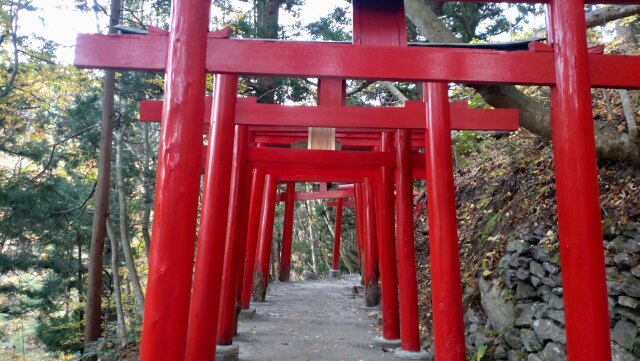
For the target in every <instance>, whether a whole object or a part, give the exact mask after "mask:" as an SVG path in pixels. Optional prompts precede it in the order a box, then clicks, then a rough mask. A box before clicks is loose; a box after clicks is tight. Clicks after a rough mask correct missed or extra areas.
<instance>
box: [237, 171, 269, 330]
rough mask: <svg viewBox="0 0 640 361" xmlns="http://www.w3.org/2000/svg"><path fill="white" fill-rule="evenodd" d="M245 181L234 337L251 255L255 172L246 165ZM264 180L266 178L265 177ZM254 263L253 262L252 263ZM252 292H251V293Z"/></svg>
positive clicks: (238, 236)
mask: <svg viewBox="0 0 640 361" xmlns="http://www.w3.org/2000/svg"><path fill="white" fill-rule="evenodd" d="M245 167H246V169H245V170H244V172H243V173H244V180H243V185H242V191H241V194H242V195H241V206H240V209H241V211H240V220H239V221H238V222H237V223H236V224H237V229H238V230H237V231H236V236H237V239H236V241H237V242H240V243H241V245H240V255H239V257H238V262H237V264H236V265H235V267H236V271H237V272H238V276H237V277H236V319H235V326H234V332H233V334H234V336H235V335H237V334H238V316H239V314H240V311H241V310H242V308H243V307H242V291H243V286H244V272H245V264H246V261H247V257H248V253H249V250H248V248H249V244H248V235H249V227H250V224H249V213H251V189H252V185H253V170H252V169H251V168H249V167H247V165H246V164H245ZM263 178H264V177H263ZM253 259H255V243H254V248H253ZM252 263H253V262H252ZM249 292H251V291H249Z"/></svg>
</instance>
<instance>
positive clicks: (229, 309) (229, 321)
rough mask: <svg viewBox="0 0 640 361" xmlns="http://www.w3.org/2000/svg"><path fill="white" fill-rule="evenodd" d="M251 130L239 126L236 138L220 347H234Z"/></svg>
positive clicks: (225, 254)
mask: <svg viewBox="0 0 640 361" xmlns="http://www.w3.org/2000/svg"><path fill="white" fill-rule="evenodd" d="M247 137H248V128H247V126H246V125H236V136H235V143H234V149H233V153H234V154H233V166H232V176H231V177H232V178H231V190H230V199H229V207H228V209H229V210H230V213H229V217H228V220H227V232H226V241H225V244H226V245H225V248H224V263H223V269H222V288H221V290H220V293H221V295H220V308H219V316H218V339H217V340H218V345H230V344H231V343H232V342H233V334H234V330H235V318H236V317H235V315H236V289H237V277H238V271H237V268H238V267H237V265H238V264H240V261H241V258H240V253H241V248H244V246H245V244H244V240H242V241H241V239H240V238H239V237H238V233H239V232H240V229H239V227H238V224H239V223H242V214H243V213H246V212H245V210H244V209H242V193H243V189H242V188H241V187H242V185H243V183H244V167H245V161H246V150H247Z"/></svg>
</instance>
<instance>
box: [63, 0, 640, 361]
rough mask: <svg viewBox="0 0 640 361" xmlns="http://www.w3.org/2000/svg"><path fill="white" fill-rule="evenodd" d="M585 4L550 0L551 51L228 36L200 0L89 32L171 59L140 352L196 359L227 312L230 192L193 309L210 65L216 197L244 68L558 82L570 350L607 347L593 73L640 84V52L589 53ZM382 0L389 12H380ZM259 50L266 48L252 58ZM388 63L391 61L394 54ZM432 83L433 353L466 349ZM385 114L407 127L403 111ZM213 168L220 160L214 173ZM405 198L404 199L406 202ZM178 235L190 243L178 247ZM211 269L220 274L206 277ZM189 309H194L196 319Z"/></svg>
mask: <svg viewBox="0 0 640 361" xmlns="http://www.w3.org/2000/svg"><path fill="white" fill-rule="evenodd" d="M597 2H600V1H597ZM601 2H607V1H601ZM612 2H615V3H627V4H635V3H638V1H635V0H617V1H615V0H614V1H612ZM389 3H392V2H389ZM393 3H394V4H395V7H391V8H386V9H384V8H385V5H383V4H380V3H378V2H376V1H368V2H364V1H354V6H356V8H358V6H359V7H360V8H359V9H360V10H364V11H363V12H362V14H369V15H371V19H373V21H375V20H376V15H380V14H387V15H389V18H391V17H392V15H394V14H403V12H402V6H401V3H400V2H399V1H396V2H393ZM583 4H584V3H583V2H582V1H580V0H562V1H561V0H551V1H550V2H549V22H548V31H549V39H550V43H551V45H552V46H553V51H552V52H548V51H543V52H540V51H525V52H512V53H507V52H501V51H495V50H477V49H450V48H417V47H404V46H389V45H377V46H367V45H361V43H360V42H356V45H346V44H314V43H305V42H282V43H280V42H272V41H247V40H231V39H221V38H216V36H215V34H214V36H212V37H209V38H208V37H207V33H206V28H207V23H208V13H209V11H208V8H209V4H208V2H207V1H199V2H198V1H196V0H193V1H189V2H187V1H186V0H176V1H175V2H174V7H173V9H172V14H173V16H172V25H171V31H170V33H169V34H168V36H165V35H158V34H155V35H150V36H146V37H143V36H134V35H131V36H111V37H109V36H95V35H94V36H80V37H79V39H78V47H77V52H78V53H77V54H78V56H77V58H76V63H77V64H78V65H80V66H92V67H110V68H118V69H138V70H154V71H162V70H165V69H166V72H167V77H166V79H167V81H166V91H165V94H166V95H167V99H168V101H167V102H166V104H165V106H164V111H163V120H164V124H163V127H162V133H161V142H160V157H159V161H158V181H157V196H156V205H155V214H154V227H153V238H154V239H153V242H152V244H153V246H152V249H151V259H150V272H149V282H148V290H147V305H146V308H145V321H144V327H143V338H142V350H141V359H142V360H180V359H187V360H199V359H202V358H206V357H211V356H212V354H211V352H212V350H211V348H212V347H211V345H210V343H211V338H210V335H211V327H212V326H211V325H215V324H216V323H215V318H216V316H217V315H216V312H215V311H217V310H215V308H214V310H210V309H211V308H212V307H211V303H215V299H214V297H211V296H212V294H211V292H213V290H214V289H216V285H215V282H217V281H216V280H217V279H219V275H220V271H219V266H221V262H220V261H219V258H218V257H217V256H216V249H217V246H216V244H215V241H214V240H215V239H224V233H225V231H226V224H223V223H225V220H226V219H227V213H226V212H227V205H228V202H227V200H225V199H224V197H222V198H220V199H216V203H215V204H212V203H210V202H209V203H207V202H205V204H204V205H203V210H202V219H203V222H201V230H200V234H199V238H200V241H199V246H198V256H197V257H198V259H197V262H196V274H195V278H194V290H193V295H192V297H191V307H190V308H189V289H190V285H191V270H192V265H193V258H192V257H193V231H194V230H195V224H196V206H197V198H198V197H197V196H198V179H199V173H200V172H199V168H200V163H199V162H193V161H190V160H194V159H195V160H197V159H199V158H200V156H201V149H200V147H199V146H198V147H194V144H199V138H200V137H201V134H202V130H203V122H202V120H203V107H204V82H205V69H206V71H210V72H214V73H219V74H230V75H221V76H218V77H217V78H216V87H215V98H216V99H217V101H216V102H215V103H216V104H215V108H214V110H213V112H212V118H213V119H215V132H214V131H213V130H212V132H211V135H210V139H211V142H212V146H211V147H210V150H209V152H210V156H209V159H208V161H207V171H206V172H207V173H208V174H212V173H215V175H213V176H211V177H206V179H207V180H206V182H205V196H206V195H209V197H205V199H207V198H208V199H212V198H213V197H210V195H212V194H225V193H226V192H227V191H228V189H229V183H230V179H229V178H228V177H227V175H228V174H230V172H224V171H225V170H230V164H231V158H232V157H231V149H232V144H231V142H232V140H230V139H233V136H230V135H233V122H234V118H235V102H236V100H235V92H236V86H237V74H246V75H261V76H282V75H288V76H305V77H338V78H357V79H387V80H406V81H432V82H449V81H454V82H455V81H457V82H473V83H509V84H537V85H550V86H551V88H552V99H551V100H552V114H551V116H552V133H553V138H554V157H555V171H556V180H557V181H556V183H557V197H558V217H559V229H560V242H561V260H562V266H563V285H564V290H565V294H564V295H565V304H566V308H565V311H566V318H567V320H566V327H567V350H568V356H569V359H571V360H578V359H590V360H608V359H610V345H609V335H608V330H609V327H608V326H609V325H608V323H609V321H608V316H607V298H606V284H605V274H604V257H603V254H602V232H601V229H600V213H599V197H598V187H597V169H596V166H595V146H594V141H593V136H594V134H593V128H592V126H591V103H590V101H591V100H590V91H589V88H590V86H592V85H593V86H604V87H625V88H637V87H638V86H639V85H640V73H638V72H636V71H635V70H634V69H637V68H638V65H639V64H640V60H639V58H638V57H634V56H616V55H602V54H588V53H587V46H586V31H585V26H584V12H583ZM376 6H378V9H379V8H380V7H382V8H383V9H384V10H385V11H383V12H378V13H376V12H373V11H371V10H372V8H373V9H375V8H376ZM368 11H369V12H368ZM354 13H357V12H356V11H354ZM398 17H399V16H398ZM356 23H357V21H355V19H354V25H355V24H356ZM372 34H373V35H372V36H373V37H376V36H379V37H380V39H384V36H385V33H384V32H380V33H375V32H373V33H372ZM386 35H389V33H387V34H386ZM391 36H392V37H393V36H395V35H394V34H391ZM381 42H383V43H385V41H384V40H381ZM386 43H387V44H388V42H386ZM248 54H260V57H251V56H249V57H247V55H248ZM305 54H313V56H304V55H305ZM167 55H168V56H167ZM301 55H302V56H301ZM391 62H393V66H389V64H390V63H391ZM523 69H526V71H524V72H523V71H522V70H523ZM426 88H427V89H426V90H427V92H426V93H425V94H426V97H427V104H426V117H425V118H426V119H427V122H428V123H427V130H426V135H425V141H426V146H427V156H426V159H427V162H426V163H427V169H426V170H427V180H428V182H427V184H428V197H429V202H428V204H429V222H430V229H431V242H432V245H431V257H432V272H433V275H432V277H433V304H434V320H433V322H434V339H435V348H436V357H437V358H438V359H439V360H463V359H464V358H465V356H464V340H463V337H462V336H463V334H462V322H461V319H462V313H461V305H460V302H459V301H460V295H459V292H458V291H459V284H451V283H450V280H455V279H459V266H458V254H457V239H456V238H457V237H456V224H455V208H454V207H452V205H454V203H453V201H454V197H453V186H452V183H453V182H452V166H451V145H450V135H449V131H450V129H451V128H450V123H449V111H448V101H447V92H446V86H445V84H444V83H429V84H428V85H427V86H426ZM388 126H389V128H391V129H393V128H396V126H395V124H389V125H388ZM406 133H407V132H406V131H399V132H398V134H399V137H402V136H404V137H405V138H406ZM399 153H400V152H399ZM407 159H408V158H405V159H403V161H407ZM214 168H215V169H216V171H215V172H212V170H213V169H214ZM407 178H408V179H410V177H407ZM400 203H402V202H400ZM576 205H577V207H575V206H576ZM570 207H571V208H570ZM407 208H408V207H402V206H400V207H399V212H402V211H403V210H404V211H406V209H407ZM232 218H233V217H232ZM409 219H410V217H409ZM399 226H400V225H399ZM176 240H180V242H181V243H183V244H184V247H172V245H173V244H175V241H176ZM585 280H588V282H585ZM211 281H214V284H213V285H212V284H211V283H210V282H211ZM206 282H209V283H207V284H206V286H204V284H205V283H206ZM167 284H170V285H171V288H170V290H169V291H167V289H165V288H164V287H166V286H167ZM167 292H170V295H168V294H167ZM212 299H213V301H211V300H212ZM187 310H190V311H189V312H190V317H189V322H188V323H187V318H186V317H185V316H186V312H187ZM212 321H214V322H212ZM187 328H188V330H189V332H188V333H187ZM214 333H215V330H214ZM176 334H177V335H185V334H186V335H187V337H186V338H182V337H179V336H178V337H176ZM185 350H186V352H185Z"/></svg>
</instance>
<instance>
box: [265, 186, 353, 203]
mask: <svg viewBox="0 0 640 361" xmlns="http://www.w3.org/2000/svg"><path fill="white" fill-rule="evenodd" d="M353 196H354V191H353V189H338V190H332V191H320V192H307V193H300V192H296V197H295V200H296V201H307V200H317V199H335V198H351V197H353ZM285 197H286V193H278V197H277V198H276V201H277V202H284V200H285Z"/></svg>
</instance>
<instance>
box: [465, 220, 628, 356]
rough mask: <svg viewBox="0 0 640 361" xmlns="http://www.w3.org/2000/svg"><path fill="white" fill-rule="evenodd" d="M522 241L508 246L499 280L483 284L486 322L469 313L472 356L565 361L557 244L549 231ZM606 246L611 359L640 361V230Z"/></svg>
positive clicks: (496, 278) (468, 321)
mask: <svg viewBox="0 0 640 361" xmlns="http://www.w3.org/2000/svg"><path fill="white" fill-rule="evenodd" d="M521 238H522V239H521V240H518V241H512V242H510V243H508V244H507V248H506V253H505V255H504V256H503V257H502V258H501V260H500V262H499V264H498V270H497V273H498V276H497V277H495V278H494V279H484V278H481V279H480V280H479V288H480V296H481V299H480V303H481V305H482V310H483V311H484V313H485V315H486V320H485V319H484V317H483V315H481V314H478V313H476V312H474V311H473V310H468V311H467V315H466V321H467V347H468V349H469V350H468V351H469V352H470V354H474V353H476V354H477V352H478V351H483V352H484V358H483V360H485V359H486V360H492V359H495V360H526V361H543V360H554V361H555V360H565V359H566V337H565V318H564V308H563V297H562V296H563V292H562V272H561V269H560V260H559V255H558V251H557V242H556V241H555V240H554V234H553V233H551V232H549V234H546V235H535V234H534V235H531V236H529V237H521ZM605 246H606V249H607V257H606V265H607V285H608V289H609V314H610V316H611V327H612V329H611V338H612V349H613V360H616V361H626V360H629V361H631V360H639V359H640V333H639V332H638V329H639V327H640V265H638V258H639V257H640V229H639V230H638V231H637V232H627V233H624V234H621V235H619V236H618V237H616V238H614V239H613V240H611V241H609V242H605ZM495 273H496V272H494V274H495Z"/></svg>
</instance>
